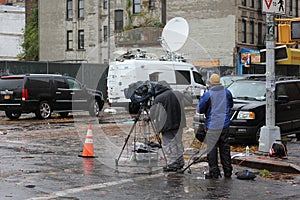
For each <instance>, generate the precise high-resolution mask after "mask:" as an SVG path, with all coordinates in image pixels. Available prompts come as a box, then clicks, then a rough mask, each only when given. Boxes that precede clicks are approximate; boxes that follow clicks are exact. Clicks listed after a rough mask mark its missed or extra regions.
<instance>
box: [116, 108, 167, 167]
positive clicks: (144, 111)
mask: <svg viewBox="0 0 300 200" xmlns="http://www.w3.org/2000/svg"><path fill="white" fill-rule="evenodd" d="M142 114H145V115H146V117H144V118H141V117H142ZM139 121H142V122H143V126H144V139H145V144H146V149H144V150H145V153H148V162H149V167H150V168H151V166H150V163H151V155H150V154H151V142H150V126H151V128H152V130H153V131H154V135H155V138H156V140H157V142H158V143H159V144H158V145H155V146H156V147H158V148H161V149H162V141H161V138H160V137H159V133H158V132H157V130H156V127H155V126H154V124H153V121H151V119H150V117H149V111H148V109H147V102H143V103H141V105H140V109H139V111H138V114H137V115H136V117H135V118H134V123H133V125H132V127H131V129H130V131H129V134H128V135H127V137H126V139H125V142H124V144H123V147H122V150H121V152H120V154H119V156H118V158H117V159H115V162H116V170H118V166H119V161H120V158H121V156H122V154H123V151H124V149H125V147H126V145H127V143H128V141H129V138H130V136H131V134H132V133H133V131H134V130H135V128H136V125H137V123H138V122H139ZM147 128H148V130H147ZM147 131H148V133H146V132H147ZM146 136H147V137H146ZM152 146H153V145H152ZM133 151H134V153H135V152H136V138H134V150H133ZM162 154H163V157H164V160H165V161H166V156H165V153H164V151H163V149H162Z"/></svg>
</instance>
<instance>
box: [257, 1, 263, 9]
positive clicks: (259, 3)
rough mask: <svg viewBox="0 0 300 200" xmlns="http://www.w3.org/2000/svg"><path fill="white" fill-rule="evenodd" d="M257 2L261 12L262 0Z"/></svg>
mask: <svg viewBox="0 0 300 200" xmlns="http://www.w3.org/2000/svg"><path fill="white" fill-rule="evenodd" d="M257 2H258V5H257V8H258V9H259V10H261V6H262V5H261V0H257Z"/></svg>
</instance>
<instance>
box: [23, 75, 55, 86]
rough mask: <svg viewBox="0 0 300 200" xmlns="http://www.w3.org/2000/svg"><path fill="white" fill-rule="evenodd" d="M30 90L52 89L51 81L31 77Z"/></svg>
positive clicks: (29, 79)
mask: <svg viewBox="0 0 300 200" xmlns="http://www.w3.org/2000/svg"><path fill="white" fill-rule="evenodd" d="M26 87H28V88H39V89H41V88H50V79H49V78H41V77H30V78H28V79H27V85H26Z"/></svg>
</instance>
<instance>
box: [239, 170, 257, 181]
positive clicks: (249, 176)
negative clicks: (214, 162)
mask: <svg viewBox="0 0 300 200" xmlns="http://www.w3.org/2000/svg"><path fill="white" fill-rule="evenodd" d="M235 175H236V177H237V178H238V179H242V180H254V179H255V178H256V175H255V174H254V173H253V172H250V171H249V170H243V171H239V172H236V173H235Z"/></svg>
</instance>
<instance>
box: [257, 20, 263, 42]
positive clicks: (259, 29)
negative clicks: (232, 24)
mask: <svg viewBox="0 0 300 200" xmlns="http://www.w3.org/2000/svg"><path fill="white" fill-rule="evenodd" d="M262 35H263V33H262V23H258V24H257V43H258V44H262V43H263V41H262V38H263V37H262Z"/></svg>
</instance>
